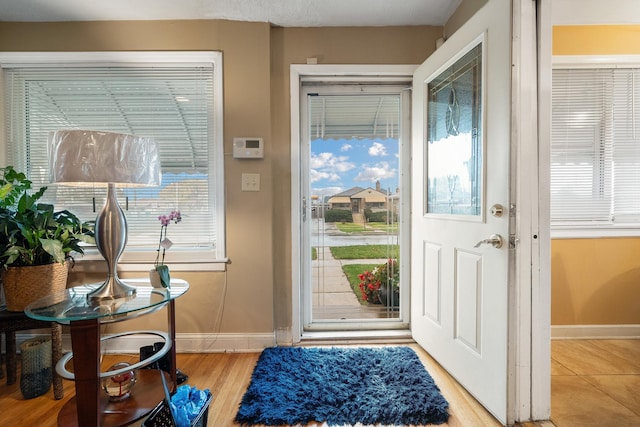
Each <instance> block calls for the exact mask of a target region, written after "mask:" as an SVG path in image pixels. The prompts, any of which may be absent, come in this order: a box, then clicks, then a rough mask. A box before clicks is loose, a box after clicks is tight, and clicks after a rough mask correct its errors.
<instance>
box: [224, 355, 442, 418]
mask: <svg viewBox="0 0 640 427" xmlns="http://www.w3.org/2000/svg"><path fill="white" fill-rule="evenodd" d="M448 407H449V404H448V403H447V401H446V400H445V398H444V397H442V395H441V394H440V390H439V389H438V386H436V385H435V383H434V382H433V379H432V378H431V375H429V373H428V372H427V371H426V369H425V368H424V365H422V363H421V362H420V359H418V356H417V355H416V353H415V352H414V351H413V350H412V349H410V348H408V347H381V348H302V347H274V348H267V349H265V350H264V351H263V352H262V354H261V355H260V358H259V360H258V363H257V364H256V367H255V369H254V371H253V376H252V378H251V383H250V384H249V388H248V389H247V391H246V392H245V394H244V397H243V398H242V402H241V403H240V409H239V410H238V413H237V415H236V422H238V423H240V424H242V425H255V424H264V425H267V426H277V425H283V424H285V425H297V424H302V425H305V424H307V423H310V422H314V421H315V422H326V423H327V424H329V425H345V424H357V423H362V424H365V425H375V424H384V425H407V424H413V425H424V424H442V423H444V422H446V421H447V419H448V417H449V414H448V412H447V409H448Z"/></svg>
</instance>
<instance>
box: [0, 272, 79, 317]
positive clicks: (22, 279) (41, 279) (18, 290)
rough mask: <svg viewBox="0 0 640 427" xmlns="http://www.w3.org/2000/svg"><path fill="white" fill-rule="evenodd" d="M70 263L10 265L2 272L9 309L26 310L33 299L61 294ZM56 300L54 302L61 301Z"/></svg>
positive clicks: (64, 287)
mask: <svg viewBox="0 0 640 427" xmlns="http://www.w3.org/2000/svg"><path fill="white" fill-rule="evenodd" d="M68 275H69V263H68V262H65V263H64V264H61V263H59V262H56V263H53V264H45V265H33V266H23V267H9V268H7V269H6V270H3V272H2V287H3V288H4V298H5V302H6V305H7V310H9V311H24V309H25V307H26V306H28V305H29V304H31V303H32V302H33V301H36V300H37V299H40V298H42V297H45V296H47V295H60V300H59V301H62V291H64V290H65V289H66V287H67V276H68ZM59 301H54V302H59Z"/></svg>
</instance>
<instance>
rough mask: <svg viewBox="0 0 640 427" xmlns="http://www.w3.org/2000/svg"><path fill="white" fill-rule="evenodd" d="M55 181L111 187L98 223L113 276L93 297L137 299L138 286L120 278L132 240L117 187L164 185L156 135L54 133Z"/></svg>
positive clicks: (51, 155)
mask: <svg viewBox="0 0 640 427" xmlns="http://www.w3.org/2000/svg"><path fill="white" fill-rule="evenodd" d="M49 150H50V151H49V166H50V168H49V170H50V174H51V176H50V177H51V182H52V183H61V184H64V185H76V186H82V185H84V186H106V187H107V200H106V202H105V205H104V207H103V208H102V210H101V211H100V213H98V216H97V217H96V224H95V230H94V232H95V237H96V247H97V248H98V251H99V252H100V254H101V255H102V256H103V257H104V259H105V260H106V261H107V278H106V280H105V281H104V282H103V283H102V284H101V285H100V286H99V287H98V288H97V289H96V290H95V291H93V292H92V293H90V294H89V295H88V298H89V299H90V300H91V301H92V302H98V303H99V302H101V301H105V302H106V301H107V300H116V299H121V298H130V297H133V296H134V295H135V293H136V288H135V287H133V286H130V285H127V284H126V283H124V282H123V281H122V280H120V278H118V270H117V267H118V259H119V258H120V255H122V252H123V251H124V248H125V246H126V244H127V219H126V217H125V215H124V212H123V211H122V208H121V207H120V204H119V203H118V200H117V198H116V186H118V187H141V186H153V185H160V182H161V169H160V155H159V152H158V146H157V144H156V142H155V141H154V140H152V139H150V138H143V137H138V136H134V135H127V134H121V133H113V132H101V131H90V130H58V131H55V132H51V133H50V134H49Z"/></svg>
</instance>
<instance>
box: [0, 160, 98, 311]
mask: <svg viewBox="0 0 640 427" xmlns="http://www.w3.org/2000/svg"><path fill="white" fill-rule="evenodd" d="M31 184H32V183H31V181H30V180H29V179H27V176H26V175H25V174H24V173H22V172H18V171H16V170H15V169H14V168H13V166H6V167H4V168H0V264H1V265H2V284H3V288H4V292H5V302H6V305H7V309H8V310H11V311H22V310H24V307H25V306H26V305H28V304H29V303H30V302H31V301H33V300H35V299H38V298H40V297H42V296H45V295H48V294H49V293H52V292H56V291H58V290H60V288H61V289H64V288H65V287H66V282H67V273H68V263H67V260H69V259H72V258H71V257H72V253H74V252H76V253H79V254H82V253H84V251H83V248H82V246H81V245H80V243H81V242H86V243H94V242H95V238H94V235H93V227H92V226H91V224H90V223H87V222H82V221H81V220H80V219H78V217H76V216H75V215H74V214H72V213H71V212H69V211H68V210H62V211H55V210H54V206H53V205H51V204H47V203H40V202H39V200H40V198H41V197H42V196H43V195H44V193H45V191H46V190H47V187H41V188H40V189H39V190H37V191H32V189H31ZM31 285H33V288H31ZM50 285H54V286H55V288H50Z"/></svg>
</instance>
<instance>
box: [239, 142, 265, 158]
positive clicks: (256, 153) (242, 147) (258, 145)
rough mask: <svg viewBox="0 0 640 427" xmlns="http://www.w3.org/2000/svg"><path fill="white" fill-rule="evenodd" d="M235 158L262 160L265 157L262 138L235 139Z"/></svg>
mask: <svg viewBox="0 0 640 427" xmlns="http://www.w3.org/2000/svg"><path fill="white" fill-rule="evenodd" d="M233 157H234V158H236V159H262V158H263V157H264V142H263V141H262V138H233Z"/></svg>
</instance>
